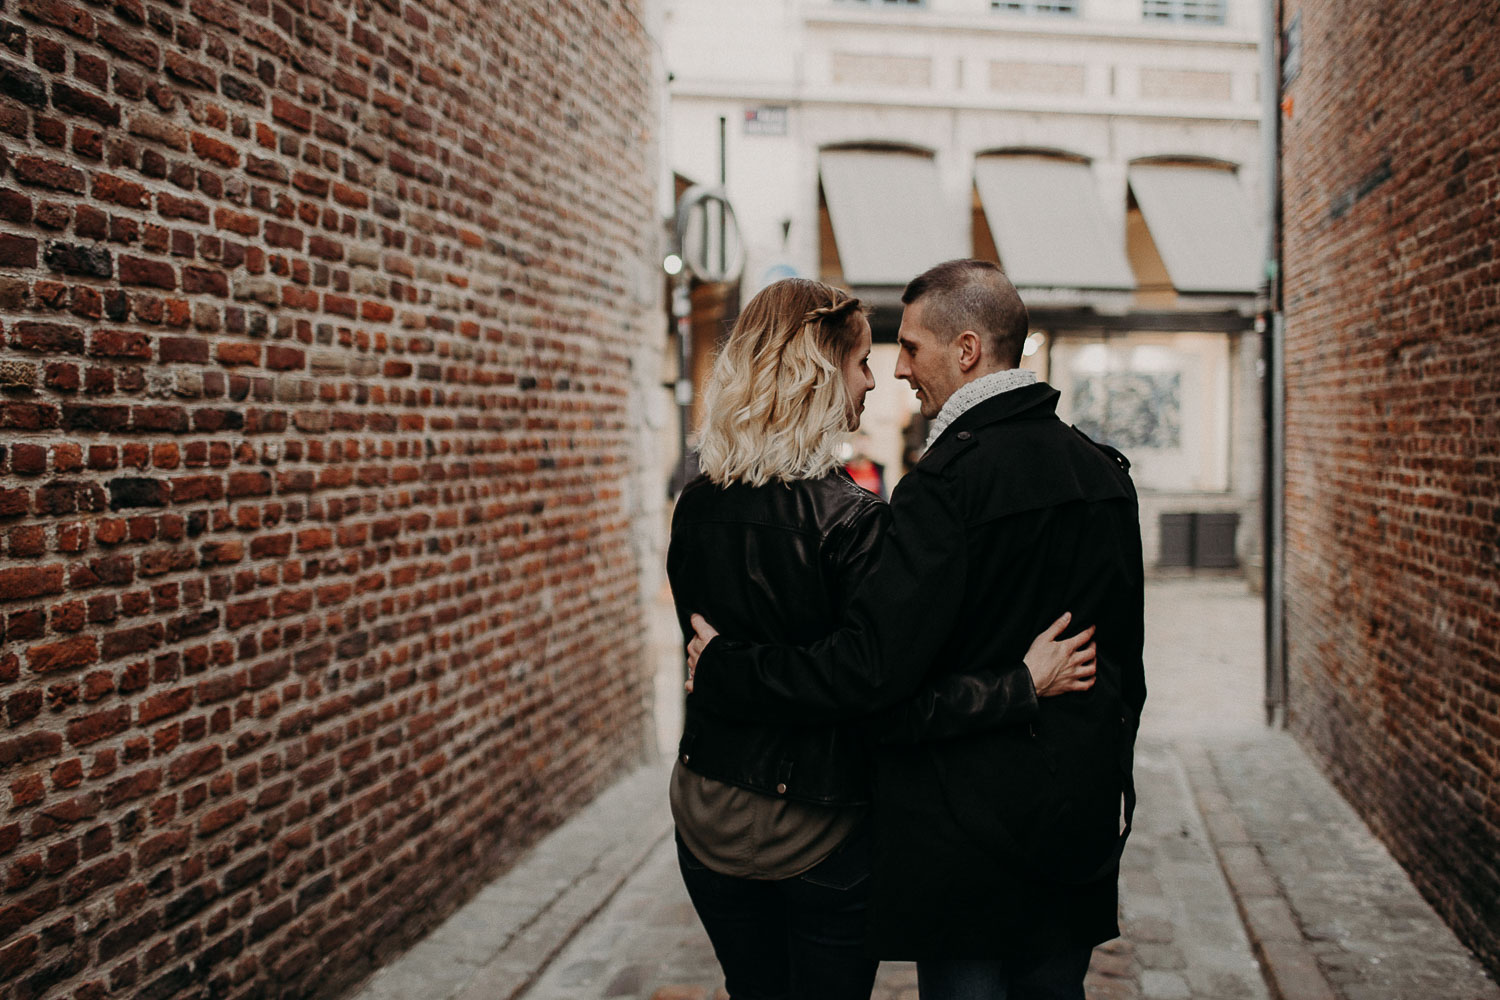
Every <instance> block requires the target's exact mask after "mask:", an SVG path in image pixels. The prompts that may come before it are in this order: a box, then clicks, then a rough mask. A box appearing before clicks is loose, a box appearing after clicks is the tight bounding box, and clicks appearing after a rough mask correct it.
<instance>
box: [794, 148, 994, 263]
mask: <svg viewBox="0 0 1500 1000" xmlns="http://www.w3.org/2000/svg"><path fill="white" fill-rule="evenodd" d="M819 171H820V173H821V175H822V179H823V197H824V198H825V199H827V202H828V218H829V221H830V222H831V223H832V224H833V238H834V240H836V241H837V243H838V249H839V261H840V263H841V264H842V265H843V269H844V282H845V283H846V284H848V285H851V286H853V285H902V286H904V285H905V284H906V283H907V282H908V281H910V280H911V279H913V278H915V277H916V276H917V275H918V274H921V273H922V272H923V271H925V270H927V269H928V268H929V267H931V266H932V265H934V264H940V263H942V262H943V261H945V260H952V259H953V258H955V257H967V256H968V252H967V250H966V249H965V247H964V241H963V227H961V226H960V225H959V220H958V219H957V218H954V217H951V216H952V215H953V213H951V212H949V211H948V210H947V209H946V208H945V206H944V205H943V200H942V192H941V190H940V189H939V185H938V172H937V164H936V163H935V162H934V161H933V160H932V158H931V157H927V156H920V155H916V154H911V153H885V152H871V151H868V150H828V151H826V152H824V153H823V154H822V155H821V156H820V157H819Z"/></svg>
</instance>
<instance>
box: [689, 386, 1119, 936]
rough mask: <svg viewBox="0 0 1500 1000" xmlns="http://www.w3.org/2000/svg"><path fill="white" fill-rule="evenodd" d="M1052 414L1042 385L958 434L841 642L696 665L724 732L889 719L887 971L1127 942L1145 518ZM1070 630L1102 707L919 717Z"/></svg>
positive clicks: (934, 456)
mask: <svg viewBox="0 0 1500 1000" xmlns="http://www.w3.org/2000/svg"><path fill="white" fill-rule="evenodd" d="M1056 404H1057V392H1056V391H1055V390H1054V389H1052V388H1051V387H1050V386H1047V385H1046V384H1037V385H1033V386H1028V387H1025V388H1021V389H1016V390H1012V391H1010V392H1005V393H1002V394H1000V395H998V396H994V397H991V398H990V399H988V400H986V401H984V402H982V403H979V404H978V405H976V406H974V407H972V408H971V409H969V410H968V411H966V412H965V413H964V414H962V415H961V416H960V417H959V418H958V419H957V420H955V421H954V422H953V423H952V424H951V425H950V426H949V427H948V428H947V429H946V430H945V431H944V432H943V435H942V437H941V438H939V440H938V441H937V442H936V443H935V444H934V445H933V447H932V448H931V449H930V450H929V451H928V453H927V454H926V455H925V456H924V457H923V459H922V461H921V462H919V463H918V464H917V465H916V467H915V468H914V469H913V470H912V471H911V473H910V474H908V475H907V476H906V477H905V478H904V479H903V480H902V481H901V483H900V484H899V485H898V486H897V488H896V490H895V493H894V495H893V497H892V500H891V512H892V524H891V530H890V532H889V533H888V535H887V538H886V540H885V543H884V547H883V548H882V550H881V553H880V555H879V557H878V559H877V561H876V563H875V566H874V568H873V570H872V571H871V573H870V575H869V577H868V578H867V579H866V580H865V582H864V584H863V585H862V586H861V588H860V590H859V593H858V595H857V596H856V598H855V600H854V602H853V605H852V607H851V610H850V615H849V618H848V621H847V622H846V624H845V626H844V627H843V628H842V629H840V630H839V631H838V632H835V633H833V634H832V635H830V636H829V637H828V638H826V639H824V640H822V641H820V642H819V643H817V644H815V645H813V646H811V647H807V648H805V649H804V648H797V647H790V646H773V645H762V646H750V645H747V644H745V643H741V642H735V641H732V640H730V639H727V638H722V637H721V638H719V639H715V640H714V641H713V642H711V643H710V644H709V645H708V647H707V649H705V650H704V653H703V656H702V658H701V659H700V661H699V664H698V668H697V679H696V681H695V691H694V693H693V695H691V697H692V698H693V699H695V700H697V701H698V702H699V703H700V705H701V706H702V707H703V708H705V709H707V710H709V711H711V712H713V713H716V714H723V715H728V716H732V717H738V718H754V719H759V720H761V721H770V720H773V719H774V720H778V721H780V722H782V723H783V724H792V725H795V724H797V723H799V722H811V721H814V720H818V721H827V720H829V719H834V718H848V717H856V716H873V717H874V718H876V719H877V720H878V726H877V727H875V728H876V730H877V731H878V732H880V733H881V734H882V742H881V744H880V746H879V747H878V748H877V749H876V785H875V788H876V791H875V796H876V798H875V822H876V837H877V851H876V872H875V877H876V883H875V890H876V895H875V903H874V908H873V909H874V913H873V917H872V943H873V946H874V948H875V950H876V952H877V954H879V955H880V957H882V958H894V959H913V958H928V957H939V956H947V957H970V958H980V957H997V958H1007V959H1010V960H1012V961H1019V962H1025V961H1026V960H1028V959H1037V960H1039V959H1041V958H1043V957H1045V955H1046V953H1048V952H1049V951H1050V950H1051V949H1053V948H1055V947H1057V946H1060V945H1064V944H1073V945H1085V944H1086V945H1092V944H1096V943H1098V942H1100V941H1104V940H1107V939H1109V938H1111V937H1114V936H1115V935H1116V934H1118V926H1117V924H1116V880H1117V876H1118V852H1119V849H1120V848H1121V847H1122V846H1123V836H1122V835H1121V834H1120V823H1121V815H1122V813H1121V809H1122V798H1123V803H1124V815H1125V817H1126V818H1127V819H1128V817H1129V814H1130V812H1131V810H1132V809H1133V807H1134V798H1135V796H1134V786H1133V783H1132V781H1131V760H1132V754H1133V749H1134V744H1135V734H1136V728H1137V726H1138V724H1139V719H1140V712H1141V707H1142V705H1143V704H1144V702H1145V697H1146V690H1145V678H1144V672H1143V669H1142V663H1141V642H1142V634H1141V633H1142V601H1143V579H1142V568H1141V544H1140V524H1139V514H1138V511H1137V504H1136V496H1135V489H1134V487H1133V486H1132V485H1131V482H1130V477H1129V475H1128V474H1127V472H1126V469H1127V467H1128V463H1126V462H1125V461H1124V459H1123V458H1122V457H1121V456H1120V455H1119V453H1118V452H1115V451H1113V450H1112V449H1106V448H1101V447H1100V446H1097V445H1095V444H1094V443H1093V442H1091V441H1089V440H1088V439H1087V438H1085V437H1084V436H1083V435H1082V434H1080V433H1079V432H1077V431H1075V430H1073V429H1071V428H1069V427H1067V426H1066V425H1064V424H1063V423H1062V422H1061V421H1059V420H1058V419H1057V416H1056ZM724 569H725V571H726V572H729V571H731V570H732V568H731V567H725V568H724ZM1064 611H1071V612H1072V614H1073V622H1072V626H1071V628H1070V631H1077V630H1078V629H1080V628H1082V627H1085V626H1087V625H1089V624H1094V625H1097V626H1098V632H1097V634H1096V636H1095V641H1096V643H1097V648H1098V664H1099V671H1098V680H1097V682H1096V683H1095V685H1094V687H1093V688H1092V689H1091V690H1089V691H1087V692H1080V693H1073V694H1067V695H1061V696H1058V697H1055V698H1047V699H1044V700H1042V701H1041V702H1040V704H1039V706H1038V708H1037V709H1036V710H1035V714H1034V715H1033V717H1032V718H1031V719H1030V720H1029V721H1027V722H1023V723H1021V724H1015V723H1014V722H1013V721H1010V720H1013V719H1014V716H1010V717H1009V719H1008V720H1007V724H1002V725H998V726H997V725H996V723H995V722H994V720H993V719H991V718H990V717H989V715H988V713H987V712H986V711H984V710H983V709H982V708H980V707H976V711H975V714H974V716H973V717H972V718H971V719H968V720H964V721H963V722H961V723H959V724H954V723H953V722H952V721H951V717H950V716H945V717H944V718H945V720H947V721H944V722H942V723H939V722H937V721H934V717H932V716H930V715H929V714H928V713H927V712H925V711H924V710H923V705H924V697H923V695H924V693H925V692H930V691H931V689H932V688H933V686H934V685H935V684H938V683H939V682H942V683H943V685H944V687H945V688H946V689H947V690H949V691H951V690H953V687H954V683H955V680H956V679H957V677H962V676H963V675H970V674H978V673H980V672H981V671H983V670H985V669H986V668H1000V669H1004V668H1005V667H1006V666H1007V665H1010V664H1016V663H1019V662H1020V661H1021V659H1022V657H1023V656H1024V655H1025V652H1026V650H1027V648H1028V647H1029V645H1030V643H1031V640H1032V638H1033V637H1034V636H1036V635H1037V634H1038V633H1039V632H1041V631H1042V629H1044V628H1045V627H1046V626H1048V625H1049V624H1051V623H1052V621H1053V620H1054V619H1056V618H1057V617H1058V616H1059V615H1060V614H1062V612H1064ZM1017 669H1023V670H1024V669H1025V668H1024V666H1023V667H1020V668H1017ZM914 694H916V697H915V698H913V695H914Z"/></svg>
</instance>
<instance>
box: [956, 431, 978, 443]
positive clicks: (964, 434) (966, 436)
mask: <svg viewBox="0 0 1500 1000" xmlns="http://www.w3.org/2000/svg"><path fill="white" fill-rule="evenodd" d="M973 436H974V435H972V434H970V433H969V432H968V431H959V432H958V433H957V434H956V435H955V437H957V438H958V439H959V440H960V441H967V440H969V438H971V437H973Z"/></svg>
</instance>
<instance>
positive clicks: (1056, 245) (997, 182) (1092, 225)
mask: <svg viewBox="0 0 1500 1000" xmlns="http://www.w3.org/2000/svg"><path fill="white" fill-rule="evenodd" d="M974 184H975V186H976V187H978V188H979V200H980V202H981V203H982V204H983V205H984V217H985V219H986V220H988V222H989V224H990V234H991V235H992V236H994V238H995V247H996V249H998V250H999V251H1000V265H1001V266H1002V267H1004V268H1005V273H1006V275H1007V276H1009V278H1010V280H1011V284H1013V285H1015V286H1016V287H1017V288H1104V289H1133V288H1135V275H1134V274H1133V273H1132V272H1131V270H1130V262H1129V260H1127V259H1126V257H1125V233H1124V230H1123V229H1122V228H1121V227H1120V226H1118V225H1110V224H1109V222H1108V221H1107V220H1106V218H1105V215H1104V208H1103V205H1102V204H1101V203H1100V201H1099V192H1098V191H1097V190H1096V189H1095V187H1094V175H1093V171H1092V170H1090V169H1089V166H1088V164H1086V163H1079V162H1076V161H1072V160H1060V159H1055V158H1051V157H1041V156H983V157H980V158H979V159H978V160H976V161H975V162H974Z"/></svg>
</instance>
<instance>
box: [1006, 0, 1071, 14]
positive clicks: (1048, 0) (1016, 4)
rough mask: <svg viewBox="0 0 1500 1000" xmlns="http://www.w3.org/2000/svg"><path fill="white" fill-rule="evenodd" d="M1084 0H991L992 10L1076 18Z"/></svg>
mask: <svg viewBox="0 0 1500 1000" xmlns="http://www.w3.org/2000/svg"><path fill="white" fill-rule="evenodd" d="M1081 4H1082V0H990V10H1006V11H1014V12H1015V13H1017V14H1061V15H1064V16H1067V17H1076V16H1077V15H1078V8H1079V6H1081Z"/></svg>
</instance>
